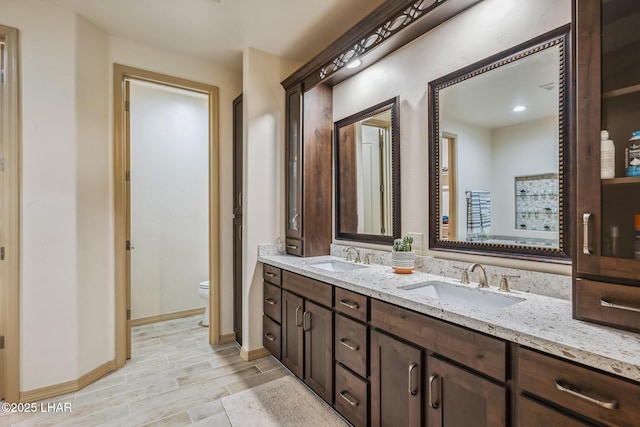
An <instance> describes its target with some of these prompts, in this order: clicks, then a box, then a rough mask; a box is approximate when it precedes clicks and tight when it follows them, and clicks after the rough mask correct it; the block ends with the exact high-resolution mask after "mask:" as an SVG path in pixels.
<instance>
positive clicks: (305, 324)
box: [302, 311, 311, 332]
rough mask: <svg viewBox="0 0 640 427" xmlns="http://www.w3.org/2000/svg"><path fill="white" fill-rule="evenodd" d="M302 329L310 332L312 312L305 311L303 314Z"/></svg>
mask: <svg viewBox="0 0 640 427" xmlns="http://www.w3.org/2000/svg"><path fill="white" fill-rule="evenodd" d="M307 314H308V315H309V327H308V328H307ZM302 330H303V331H305V332H309V331H310V330H311V313H310V312H308V311H305V312H304V314H303V315H302Z"/></svg>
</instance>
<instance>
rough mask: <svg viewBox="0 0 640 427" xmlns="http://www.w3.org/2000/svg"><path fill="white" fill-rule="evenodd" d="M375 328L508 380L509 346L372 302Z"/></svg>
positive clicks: (391, 306) (492, 375) (472, 332)
mask: <svg viewBox="0 0 640 427" xmlns="http://www.w3.org/2000/svg"><path fill="white" fill-rule="evenodd" d="M371 325H372V326H374V327H376V328H379V329H382V330H385V331H387V332H390V333H391V334H393V335H396V336H398V337H401V338H404V339H406V340H408V341H411V342H412V343H414V344H417V345H419V346H422V347H424V348H426V349H429V350H431V351H433V352H435V353H438V354H440V355H442V356H444V357H446V358H448V359H451V360H454V361H456V362H458V363H461V364H463V365H466V366H468V367H469V368H471V369H475V370H476V371H478V372H481V373H483V374H485V375H488V376H490V377H493V378H496V379H498V380H500V381H503V382H504V381H506V380H507V343H506V342H505V341H502V340H500V339H497V338H492V337H489V336H487V335H483V334H481V333H478V332H474V331H470V330H468V329H465V328H462V327H460V326H455V325H452V324H449V323H446V322H443V321H441V320H436V319H433V318H431V317H428V316H425V315H424V314H420V313H415V312H413V311H411V310H407V309H405V308H400V307H396V306H395V305H391V304H387V303H384V302H382V301H378V300H375V299H372V300H371Z"/></svg>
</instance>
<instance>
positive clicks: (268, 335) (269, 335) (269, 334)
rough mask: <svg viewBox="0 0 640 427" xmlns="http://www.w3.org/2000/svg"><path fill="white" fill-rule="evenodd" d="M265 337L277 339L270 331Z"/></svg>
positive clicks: (270, 339) (272, 339)
mask: <svg viewBox="0 0 640 427" xmlns="http://www.w3.org/2000/svg"><path fill="white" fill-rule="evenodd" d="M264 337H265V338H266V339H268V340H269V341H275V340H276V337H275V336H274V335H273V334H272V333H270V332H267V333H266V334H264Z"/></svg>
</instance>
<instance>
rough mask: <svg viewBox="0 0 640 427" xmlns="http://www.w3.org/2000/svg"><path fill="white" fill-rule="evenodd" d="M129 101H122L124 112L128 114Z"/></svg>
mask: <svg viewBox="0 0 640 427" xmlns="http://www.w3.org/2000/svg"><path fill="white" fill-rule="evenodd" d="M129 107H130V101H124V111H126V112H127V113H128V112H129Z"/></svg>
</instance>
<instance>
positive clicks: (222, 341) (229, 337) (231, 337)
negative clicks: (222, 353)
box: [220, 332, 236, 344]
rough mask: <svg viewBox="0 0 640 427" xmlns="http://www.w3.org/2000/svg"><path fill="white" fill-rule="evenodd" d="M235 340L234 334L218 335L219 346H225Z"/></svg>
mask: <svg viewBox="0 0 640 427" xmlns="http://www.w3.org/2000/svg"><path fill="white" fill-rule="evenodd" d="M235 340H236V333H235V332H231V333H230V334H224V335H220V344H227V343H230V342H234V341H235Z"/></svg>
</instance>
